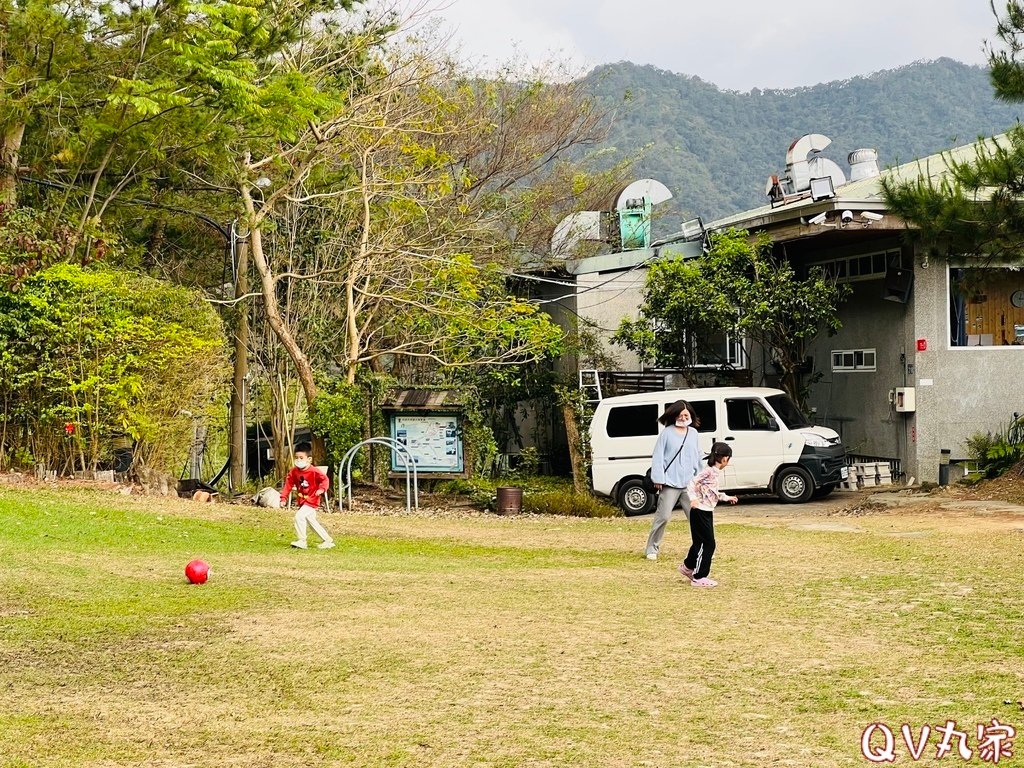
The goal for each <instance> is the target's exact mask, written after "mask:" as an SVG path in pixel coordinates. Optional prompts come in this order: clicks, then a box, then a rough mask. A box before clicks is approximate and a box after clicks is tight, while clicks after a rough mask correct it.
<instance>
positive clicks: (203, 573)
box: [185, 560, 210, 584]
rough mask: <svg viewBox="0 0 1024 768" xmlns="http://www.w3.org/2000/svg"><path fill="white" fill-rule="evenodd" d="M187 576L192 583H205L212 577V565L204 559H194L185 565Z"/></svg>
mask: <svg viewBox="0 0 1024 768" xmlns="http://www.w3.org/2000/svg"><path fill="white" fill-rule="evenodd" d="M185 578H186V579H188V580H189V582H191V583H192V584H205V583H206V580H207V579H208V578H210V566H208V565H207V564H206V563H204V562H203V561H202V560H193V561H192V562H191V563H189V564H188V565H186V566H185Z"/></svg>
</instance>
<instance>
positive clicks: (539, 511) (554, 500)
mask: <svg viewBox="0 0 1024 768" xmlns="http://www.w3.org/2000/svg"><path fill="white" fill-rule="evenodd" d="M523 512H529V513H531V514H535V515H565V516H568V517H617V516H618V515H620V514H622V513H621V512H620V511H619V509H618V507H613V506H612V505H611V504H608V503H606V502H604V501H601V500H600V499H598V498H595V497H594V496H591V495H590V494H588V493H576V492H575V491H572V490H557V491H541V492H540V493H524V494H523Z"/></svg>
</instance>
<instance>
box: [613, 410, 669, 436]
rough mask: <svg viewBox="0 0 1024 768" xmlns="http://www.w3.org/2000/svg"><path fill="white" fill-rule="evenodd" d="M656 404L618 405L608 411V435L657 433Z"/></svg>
mask: <svg viewBox="0 0 1024 768" xmlns="http://www.w3.org/2000/svg"><path fill="white" fill-rule="evenodd" d="M658 415H659V414H658V406H657V405H656V404H654V403H651V404H650V405H620V406H618V407H616V408H611V409H609V411H608V427H607V429H608V437H644V436H646V435H656V434H658Z"/></svg>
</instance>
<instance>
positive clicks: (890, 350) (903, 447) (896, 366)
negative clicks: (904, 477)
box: [808, 279, 913, 462]
mask: <svg viewBox="0 0 1024 768" xmlns="http://www.w3.org/2000/svg"><path fill="white" fill-rule="evenodd" d="M849 285H850V288H851V290H852V293H851V294H850V297H849V299H847V301H846V302H845V304H843V305H842V306H841V307H840V311H839V316H840V320H841V321H842V328H841V329H840V330H839V332H838V333H837V334H836V335H834V336H828V335H827V334H826V333H822V334H820V335H819V336H818V337H817V338H816V339H815V341H814V343H813V344H812V345H811V347H810V348H811V352H810V354H811V356H812V357H813V358H814V369H815V370H816V371H820V372H821V373H822V378H821V380H820V381H819V382H817V383H816V384H814V385H813V386H812V388H811V394H810V397H809V398H808V403H809V406H810V407H811V408H812V409H813V413H812V415H813V416H814V417H815V419H814V420H815V421H816V422H818V423H820V424H824V425H825V426H828V427H831V428H832V429H834V430H836V431H837V432H838V433H839V434H840V435H841V436H842V438H843V443H844V444H845V445H846V447H847V450H848V451H850V452H851V453H855V454H859V455H864V456H884V457H891V458H900V459H901V460H902V461H904V462H906V461H907V460H908V458H909V453H910V451H909V450H908V442H907V438H908V435H909V434H910V428H909V426H908V423H907V422H908V421H909V419H908V417H907V416H904V415H902V414H897V413H896V412H895V410H894V408H893V406H892V405H891V404H890V403H889V391H890V390H891V389H893V388H894V387H902V386H906V384H907V377H906V373H905V371H906V368H905V358H904V356H905V355H908V354H910V352H911V349H912V345H913V340H912V337H913V318H912V310H911V308H910V306H909V305H908V304H902V303H899V302H894V301H886V300H884V299H883V298H882V295H883V288H884V281H883V280H881V279H872V280H864V281H861V282H853V283H849ZM864 349H867V350H871V349H873V350H874V351H875V370H874V371H833V370H832V351H833V350H864Z"/></svg>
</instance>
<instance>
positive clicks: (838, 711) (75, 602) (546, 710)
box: [0, 489, 1024, 768]
mask: <svg viewBox="0 0 1024 768" xmlns="http://www.w3.org/2000/svg"><path fill="white" fill-rule="evenodd" d="M321 519H322V521H323V522H324V523H325V524H326V525H327V526H328V528H329V529H330V530H331V531H332V532H333V533H334V534H335V536H336V539H337V542H338V546H337V548H336V549H334V550H332V551H318V550H315V549H311V550H309V551H306V552H300V551H297V550H292V549H290V548H289V547H288V542H289V541H290V539H291V529H290V521H289V518H288V516H287V513H286V512H284V511H270V510H256V509H254V508H249V507H231V506H211V505H205V506H204V505H198V504H193V503H191V502H179V501H177V500H161V501H153V500H145V499H138V498H134V497H121V496H117V495H113V494H109V493H103V492H97V491H88V490H76V491H70V490H66V491H31V492H28V491H25V490H21V491H19V490H15V489H0V531H2V534H0V562H2V564H3V568H2V569H0V767H2V768H15V767H18V768H22V767H24V766H32V768H36V767H37V766H39V767H42V766H75V768H80V767H82V766H86V767H89V766H97V767H99V766H146V767H147V768H160V767H162V766H267V767H268V768H269V767H270V766H275V768H276V767H278V766H282V767H288V766H334V765H354V766H355V765H358V766H446V767H447V766H664V767H665V768H669V767H672V768H686V767H688V766H801V768H803V767H806V766H817V767H824V768H827V767H828V766H854V765H865V764H867V762H866V760H865V759H864V758H863V757H862V756H861V752H860V740H861V734H862V732H863V731H864V728H865V727H866V726H867V725H868V724H869V723H872V722H882V723H887V724H888V725H889V726H890V727H891V728H892V729H893V730H894V731H896V733H897V738H898V739H899V738H900V737H899V731H898V729H899V726H900V725H901V724H903V723H909V724H911V725H912V726H913V727H914V733H915V734H916V733H917V731H918V728H919V727H920V726H921V725H923V724H925V723H929V724H932V725H933V727H934V726H935V725H938V724H942V723H944V722H945V721H946V720H956V721H957V723H958V726H959V727H960V728H962V729H963V730H966V731H968V732H969V733H971V741H970V744H971V746H972V748H973V747H974V746H975V745H974V742H975V733H974V731H975V727H976V726H975V724H976V723H978V722H990V721H991V718H993V717H997V718H999V720H1000V721H1002V722H1004V723H1005V722H1008V723H1011V724H1013V725H1014V726H1016V727H1017V728H1024V713H1022V712H1021V708H1020V706H1019V705H1018V703H1017V702H1018V700H1019V699H1021V698H1024V634H1022V628H1024V621H1022V618H1021V605H1022V602H1021V592H1020V590H1021V574H1022V572H1024V567H1022V566H1024V548H1022V544H1024V535H1022V530H1024V517H1020V518H1015V517H1013V516H1012V515H1009V516H1008V515H1002V516H1000V515H980V514H972V513H969V512H964V513H961V514H957V515H948V514H947V515H939V514H935V513H928V512H920V511H919V512H916V513H913V514H910V513H904V514H873V515H864V516H846V517H842V516H840V517H817V518H814V519H812V520H810V521H802V522H801V521H797V523H798V524H794V521H790V520H787V519H785V518H758V517H752V516H746V517H744V516H743V508H742V505H741V506H740V507H738V508H736V509H735V510H728V511H727V510H722V512H721V513H720V514H719V515H718V522H719V524H718V526H717V533H718V538H719V554H718V556H716V559H715V567H714V573H713V575H714V576H715V577H716V578H718V579H719V580H720V582H721V586H720V587H719V588H718V589H716V590H696V589H693V588H691V587H690V586H689V585H688V583H684V582H683V581H682V579H681V578H680V577H679V576H678V574H677V573H676V572H675V567H676V564H677V563H678V559H679V558H680V557H681V556H682V553H683V549H684V545H685V544H686V539H687V533H686V529H685V521H684V520H683V519H682V518H681V517H680V518H679V519H678V520H677V521H675V522H674V523H673V525H672V526H670V529H669V533H668V536H667V537H666V542H665V545H664V549H663V552H664V556H663V557H662V559H661V560H659V561H658V562H655V563H651V562H647V561H645V560H643V559H642V557H641V554H640V552H641V547H642V544H643V540H644V538H645V536H646V530H647V525H648V523H647V522H646V521H634V520H626V519H607V520H580V519H561V518H560V519H548V518H526V517H523V518H499V517H476V518H425V517H416V518H409V517H405V516H401V515H400V516H370V515H351V514H348V515H338V514H332V515H322V516H321ZM194 557H202V558H203V559H205V560H207V561H208V562H209V563H210V564H211V565H212V568H213V574H212V578H211V580H210V583H209V584H207V585H205V586H201V587H196V586H189V585H187V584H186V583H185V580H184V576H183V568H184V565H185V563H186V562H187V561H188V560H190V559H192V558H194ZM1006 701H1011V702H1012V704H1010V705H1008V704H1006V703H1005V702H1006ZM936 742H937V739H936V737H934V736H933V737H932V744H931V745H930V746H929V747H928V752H927V754H928V755H931V756H932V757H934V755H935V746H934V744H935V743H936ZM896 751H897V755H898V760H897V764H905V765H910V764H932V763H929V762H928V761H927V760H926V761H924V762H922V763H913V761H912V760H911V759H910V757H909V755H908V752H907V750H906V747H905V746H904V745H903V744H902V740H900V741H898V742H897V750H896ZM1019 751H1020V753H1021V757H1014V758H1012V759H1010V760H1009V761H1008V762H1009V764H1010V765H1014V764H1017V763H1024V734H1022V735H1021V747H1020V750H1019ZM974 761H975V762H979V764H980V761H979V758H978V756H977V755H975V757H974ZM959 762H960V761H959V759H958V758H957V757H956V755H955V752H954V754H953V755H952V756H950V757H947V758H946V759H944V760H943V761H941V762H939V763H938V764H940V765H945V764H947V763H954V764H955V763H959ZM1006 762H1007V761H1006V760H1005V759H1004V761H1003V763H1006Z"/></svg>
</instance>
